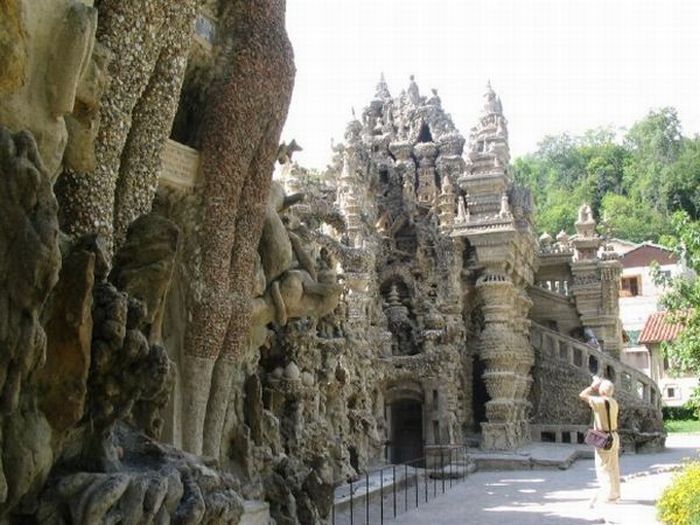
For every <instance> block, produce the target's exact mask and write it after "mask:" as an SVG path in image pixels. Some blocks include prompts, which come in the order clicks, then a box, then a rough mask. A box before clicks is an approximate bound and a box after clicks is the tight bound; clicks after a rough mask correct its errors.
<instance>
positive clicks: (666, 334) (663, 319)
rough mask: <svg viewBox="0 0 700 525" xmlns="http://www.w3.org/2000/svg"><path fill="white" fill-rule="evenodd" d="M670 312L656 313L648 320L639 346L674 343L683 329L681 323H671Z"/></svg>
mask: <svg viewBox="0 0 700 525" xmlns="http://www.w3.org/2000/svg"><path fill="white" fill-rule="evenodd" d="M667 315H668V312H656V313H653V314H651V315H650V316H649V317H648V318H647V322H646V323H644V328H643V329H642V333H641V334H639V344H647V343H661V342H662V341H673V340H674V339H675V338H676V337H677V336H678V334H679V333H680V332H681V330H682V329H683V325H681V324H680V323H670V322H668V320H667Z"/></svg>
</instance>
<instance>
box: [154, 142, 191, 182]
mask: <svg viewBox="0 0 700 525" xmlns="http://www.w3.org/2000/svg"><path fill="white" fill-rule="evenodd" d="M198 170H199V152H198V151H197V150H196V149H193V148H190V147H189V146H185V145H184V144H180V143H178V142H175V141H174V140H170V139H168V142H167V143H166V145H165V151H164V152H163V167H162V171H161V180H162V181H163V182H165V183H167V184H170V185H175V186H178V187H185V188H191V187H193V186H194V185H195V184H196V182H197V172H198Z"/></svg>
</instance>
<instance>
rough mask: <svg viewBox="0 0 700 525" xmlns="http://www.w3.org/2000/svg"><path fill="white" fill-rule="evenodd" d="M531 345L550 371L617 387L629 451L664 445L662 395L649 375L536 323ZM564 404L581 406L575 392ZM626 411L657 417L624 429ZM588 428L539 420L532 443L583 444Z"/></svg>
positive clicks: (533, 428) (583, 424) (582, 424)
mask: <svg viewBox="0 0 700 525" xmlns="http://www.w3.org/2000/svg"><path fill="white" fill-rule="evenodd" d="M531 343H532V346H533V348H534V350H535V354H536V356H537V359H539V360H542V361H544V362H545V364H546V365H548V366H549V367H550V368H558V369H560V370H561V371H562V377H563V376H564V375H565V372H566V373H578V375H579V376H580V377H585V376H586V375H589V376H590V375H593V374H596V375H599V376H601V377H605V378H607V379H609V380H610V381H612V382H613V383H614V384H615V396H616V398H617V399H618V400H620V402H621V406H622V413H621V418H622V419H621V428H620V435H621V438H622V439H623V444H624V443H625V442H627V444H628V447H627V448H635V449H637V448H639V445H640V444H642V445H643V444H645V443H650V444H651V445H652V446H651V447H650V448H658V446H659V445H661V446H662V445H663V440H664V438H665V433H664V432H663V426H662V421H661V413H660V411H661V392H660V390H659V387H658V386H657V385H656V383H655V382H654V381H653V380H652V379H651V378H650V377H649V376H647V375H646V374H644V373H643V372H641V371H639V370H637V369H635V368H633V367H630V366H628V365H626V364H624V363H622V362H621V361H620V360H619V359H617V358H615V357H613V356H611V355H610V354H607V353H605V352H603V351H601V350H599V349H597V348H594V347H592V346H589V345H587V344H585V343H582V342H581V341H578V340H576V339H573V338H571V337H568V336H566V335H564V334H561V333H559V332H556V331H554V330H551V329H549V328H546V327H544V326H542V325H540V324H537V323H535V322H532V323H531ZM583 386H585V385H581V388H583ZM562 402H563V403H566V402H571V403H578V398H577V396H575V394H574V393H573V392H572V393H571V395H568V396H566V400H562ZM625 410H628V411H629V410H636V411H637V412H639V413H640V414H651V415H652V416H654V417H650V418H647V419H650V420H653V421H646V422H645V421H640V422H639V425H638V426H637V427H629V426H627V427H625V426H623V425H622V422H623V421H625V419H624V416H625V414H624V412H625ZM588 426H589V425H588V424H586V422H585V421H572V422H571V423H570V424H562V423H557V424H547V423H546V422H542V421H540V422H535V423H533V424H531V425H530V428H531V433H532V439H533V441H550V442H555V443H571V444H576V443H582V442H583V436H584V434H585V431H586V429H587V428H588ZM632 443H634V444H635V445H634V447H632V445H631V444H632Z"/></svg>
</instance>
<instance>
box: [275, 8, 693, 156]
mask: <svg viewBox="0 0 700 525" xmlns="http://www.w3.org/2000/svg"><path fill="white" fill-rule="evenodd" d="M287 31H288V33H289V37H290V39H291V41H292V45H293V46H294V55H295V64H296V69H297V74H296V83H295V87H294V93H293V96H292V103H291V107H290V109H289V116H288V119H287V123H286V125H285V128H284V131H283V134H282V139H283V140H287V141H289V140H291V139H292V138H294V139H296V141H297V142H298V143H299V144H300V145H301V146H302V147H303V148H304V151H302V152H299V153H297V154H296V155H295V157H294V158H295V160H297V161H298V162H299V163H301V164H302V165H304V166H306V167H314V168H319V169H321V168H323V167H325V166H326V164H327V163H328V162H329V161H330V157H331V148H330V145H331V139H332V138H333V139H334V140H335V141H336V143H337V142H342V139H343V132H344V130H345V126H346V124H347V122H348V121H349V120H350V118H351V108H353V107H354V108H355V109H356V111H357V114H358V115H359V114H361V111H362V108H364V107H365V106H366V105H367V104H368V103H369V102H370V100H371V99H372V97H373V95H374V92H375V86H376V84H377V82H378V80H379V77H380V74H381V73H382V72H383V73H384V75H385V76H386V80H387V83H388V85H389V90H390V91H391V93H392V95H394V96H397V95H398V94H399V93H400V92H401V90H402V89H406V88H407V87H408V83H409V75H411V74H413V75H415V78H416V82H417V84H418V86H419V87H420V89H421V94H424V95H425V94H430V89H431V88H437V89H438V92H439V95H440V98H441V99H442V105H443V108H444V109H445V110H446V111H447V112H448V113H450V114H451V115H452V118H453V120H454V122H455V124H456V125H457V128H458V129H459V130H460V131H461V133H462V134H463V135H464V136H465V137H467V136H468V134H469V133H468V132H469V129H470V128H471V127H472V126H474V124H475V123H476V121H477V118H478V116H479V111H480V109H481V106H482V95H483V93H484V91H485V86H486V82H487V81H488V80H490V81H491V84H492V85H493V88H494V90H495V91H496V92H497V93H498V95H499V96H500V97H501V100H502V102H503V109H504V114H505V116H506V118H507V119H508V122H509V139H510V147H511V154H512V156H513V157H516V156H519V155H523V154H526V153H528V152H532V151H535V150H536V149H537V144H538V142H539V141H540V140H541V139H542V138H543V137H544V136H546V135H553V134H558V133H563V132H569V133H573V134H581V133H583V132H584V131H586V130H587V129H591V128H596V127H600V126H612V127H614V128H625V127H629V126H631V125H632V124H633V123H634V122H635V121H637V120H639V119H641V118H643V117H644V116H645V115H646V114H647V113H648V112H649V110H650V109H653V108H660V107H664V106H674V107H675V108H676V109H677V110H678V114H679V117H680V119H681V123H682V125H683V132H684V134H685V135H689V136H693V135H695V134H697V133H700V0H421V1H417V0H287Z"/></svg>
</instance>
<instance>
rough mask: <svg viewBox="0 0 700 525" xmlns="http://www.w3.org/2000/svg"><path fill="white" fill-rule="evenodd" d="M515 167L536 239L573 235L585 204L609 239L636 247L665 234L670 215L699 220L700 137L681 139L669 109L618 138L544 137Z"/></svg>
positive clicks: (602, 134) (604, 132)
mask: <svg viewBox="0 0 700 525" xmlns="http://www.w3.org/2000/svg"><path fill="white" fill-rule="evenodd" d="M513 167H514V171H515V178H516V180H517V181H518V182H520V183H521V184H524V185H525V186H527V187H529V188H530V190H531V191H532V193H533V196H534V198H535V204H536V207H537V212H536V215H535V223H536V225H537V229H538V230H539V231H540V232H543V231H548V232H550V233H551V234H556V233H557V232H558V231H560V230H561V229H564V230H567V231H569V232H571V230H572V229H573V224H574V221H575V220H576V212H577V210H578V207H579V206H580V205H581V204H582V203H583V202H588V203H589V204H590V205H591V207H592V209H593V212H594V214H595V215H596V216H597V217H598V219H599V220H600V219H605V221H606V223H607V226H608V227H609V231H610V233H611V235H613V236H615V237H620V238H624V239H629V240H632V241H637V242H641V241H654V242H658V241H659V239H660V238H661V236H663V235H667V234H670V233H671V232H672V225H671V220H670V218H669V217H670V215H671V213H672V212H674V211H678V210H683V211H685V212H687V214H688V216H689V218H690V219H693V220H697V219H699V218H700V137H694V138H688V137H684V136H683V134H682V132H681V123H680V121H679V119H678V114H677V112H676V110H675V109H674V108H670V107H669V108H662V109H659V110H654V111H650V112H649V114H648V115H647V116H646V117H645V118H643V119H642V120H640V121H639V122H637V123H635V124H634V125H633V126H632V127H631V128H630V129H629V130H628V131H627V132H626V133H624V134H623V136H621V137H619V138H618V134H617V133H616V132H615V131H614V130H612V129H610V128H599V129H594V130H589V131H588V132H586V133H584V134H583V135H582V136H572V135H569V134H562V135H556V136H547V137H545V138H544V139H543V140H542V141H541V142H540V144H539V146H538V149H537V151H536V152H535V153H532V154H529V155H525V156H523V157H520V158H518V159H516V160H515V161H514V163H513Z"/></svg>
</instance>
